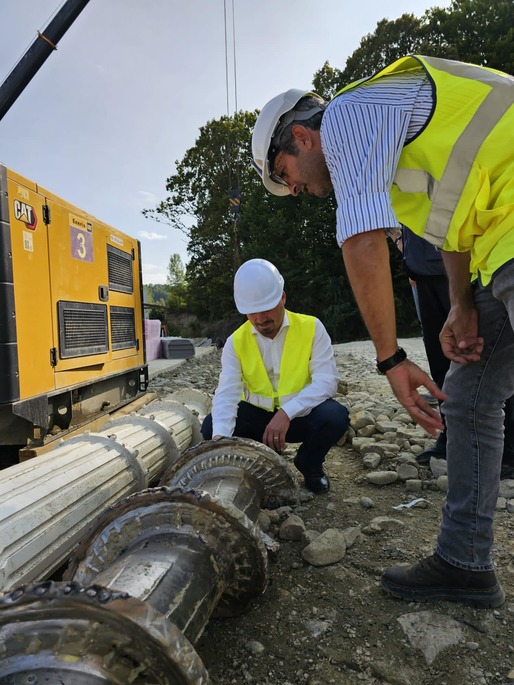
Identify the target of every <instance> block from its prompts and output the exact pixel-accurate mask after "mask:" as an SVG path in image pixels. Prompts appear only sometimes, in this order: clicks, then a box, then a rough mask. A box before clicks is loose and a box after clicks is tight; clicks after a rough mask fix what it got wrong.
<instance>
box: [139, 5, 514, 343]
mask: <svg viewBox="0 0 514 685" xmlns="http://www.w3.org/2000/svg"><path fill="white" fill-rule="evenodd" d="M513 13H514V4H513V3H512V0H495V2H494V3H490V2H488V1H487V0H454V2H453V3H452V5H451V6H450V7H449V8H446V9H441V8H434V9H431V10H429V11H427V12H426V13H425V14H424V16H423V17H421V18H417V17H415V16H414V15H412V14H404V15H402V16H401V17H399V18H398V19H396V20H394V21H387V20H386V19H383V20H382V21H380V22H378V24H377V28H376V30H375V32H374V33H373V34H369V35H367V36H365V37H364V38H363V39H362V41H361V44H360V45H359V47H358V48H357V50H355V52H354V53H353V54H352V55H351V56H350V57H349V58H348V60H347V61H346V65H345V67H344V69H340V68H337V67H331V66H330V64H329V63H328V62H325V64H324V65H323V66H322V67H321V69H320V70H319V71H317V72H316V74H314V78H313V86H314V90H316V91H317V92H318V93H319V94H320V95H322V96H323V97H326V98H330V97H332V96H333V95H334V94H335V93H336V92H337V91H338V90H339V89H340V88H342V87H343V86H344V85H346V84H348V83H351V82H352V81H355V80H357V79H360V78H363V77H366V76H368V75H371V74H373V73H374V72H376V71H377V70H378V69H380V68H381V67H384V66H386V65H387V64H388V63H390V62H392V61H394V60H395V59H397V58H399V57H401V56H403V55H405V54H409V53H421V54H428V55H434V56H441V57H449V58H456V59H461V60H464V61H474V62H479V63H481V64H487V65H488V66H492V67H495V68H499V69H504V70H506V71H514V58H513V43H514V40H513V38H514V37H513V31H514V29H513V26H514V17H513ZM256 116H257V112H238V113H236V114H235V115H234V116H232V117H226V116H225V117H221V118H220V119H218V120H212V121H209V122H207V123H206V124H205V126H203V127H202V128H201V129H200V132H199V136H198V139H197V140H196V142H195V145H194V146H193V147H191V148H190V149H189V150H187V152H186V153H185V155H184V158H183V159H182V160H181V161H180V162H177V163H176V172H175V173H174V174H173V175H172V176H170V177H169V178H168V180H167V184H166V189H167V197H166V198H165V199H164V200H163V201H162V202H161V203H159V205H157V207H155V208H154V209H148V210H144V212H143V214H145V215H146V216H151V217H152V218H153V219H156V220H157V221H162V222H165V223H168V224H170V225H172V226H174V227H175V228H179V229H180V230H182V231H183V232H184V233H185V234H186V235H187V237H188V248H187V249H188V255H189V258H190V259H189V262H188V264H187V267H186V283H187V288H186V290H185V293H184V299H183V306H184V307H186V308H187V310H188V312H190V313H192V314H195V315H197V316H198V317H200V318H201V319H202V320H203V321H205V322H219V321H220V320H229V319H230V317H234V313H235V308H234V301H233V296H232V283H233V276H234V272H235V270H236V269H237V267H238V266H239V261H240V260H241V261H245V260H246V259H251V258H253V257H263V258H265V259H269V260H270V261H272V262H273V263H275V264H276V266H277V267H278V268H279V269H280V271H281V273H282V274H283V276H284V278H285V282H286V292H287V301H288V306H289V307H290V308H291V309H293V310H295V309H296V310H297V311H302V312H305V313H310V314H313V315H315V316H318V317H319V318H320V319H322V320H323V321H324V323H325V324H326V326H327V329H328V330H329V333H330V334H331V336H332V339H333V340H334V342H343V341H345V340H356V339H359V338H361V337H366V335H367V334H366V329H365V327H364V324H363V322H362V321H361V318H360V315H359V313H358V310H357V307H356V304H355V302H354V299H353V295H352V292H351V288H350V286H349V284H348V281H347V278H346V274H345V272H344V268H343V263H342V259H341V255H340V252H339V250H338V249H337V247H336V245H335V239H334V235H335V201H334V198H329V199H328V200H326V201H324V202H320V201H319V200H318V199H316V198H311V197H308V196H306V197H303V196H302V197H297V198H293V197H286V198H277V197H275V196H273V195H270V194H269V193H268V192H267V191H266V190H265V189H264V188H263V186H262V183H261V181H260V179H259V178H258V176H257V174H256V173H255V172H254V171H253V170H252V169H251V152H250V150H251V144H250V141H251V133H252V129H253V125H254V123H255V119H256ZM234 189H237V191H238V192H239V195H240V199H241V206H240V213H239V216H238V217H235V216H234V214H232V212H231V211H230V203H229V195H230V194H231V193H232V192H233V191H234ZM236 219H237V220H236ZM391 259H392V266H393V281H394V285H395V296H396V300H397V301H396V304H397V315H398V327H399V330H400V331H401V332H402V333H403V334H404V335H405V334H408V333H409V332H413V331H414V330H416V328H415V326H416V316H415V311H414V307H413V303H412V296H411V293H410V287H409V284H408V280H407V278H406V277H405V274H404V273H403V270H402V267H401V259H400V257H399V255H398V254H397V253H396V250H395V249H394V248H393V247H391ZM170 266H171V265H170ZM175 266H176V265H175ZM231 320H232V321H235V319H234V318H232V319H231ZM413 326H414V328H413Z"/></svg>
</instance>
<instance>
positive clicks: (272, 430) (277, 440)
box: [262, 409, 291, 452]
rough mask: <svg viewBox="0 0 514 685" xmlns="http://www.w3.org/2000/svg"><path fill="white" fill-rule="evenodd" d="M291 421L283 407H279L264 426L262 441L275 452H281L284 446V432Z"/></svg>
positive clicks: (285, 432)
mask: <svg viewBox="0 0 514 685" xmlns="http://www.w3.org/2000/svg"><path fill="white" fill-rule="evenodd" d="M290 423H291V421H290V420H289V416H288V415H287V414H286V413H285V411H284V410H283V409H279V410H278V411H277V413H276V414H275V416H274V417H273V418H272V419H271V421H270V422H269V423H268V425H267V426H266V430H265V431H264V435H263V436H262V442H263V443H264V444H265V445H268V447H271V448H272V449H274V450H275V451H276V452H282V450H283V449H285V446H286V434H287V431H288V430H289V425H290Z"/></svg>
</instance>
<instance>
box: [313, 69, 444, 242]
mask: <svg viewBox="0 0 514 685" xmlns="http://www.w3.org/2000/svg"><path fill="white" fill-rule="evenodd" d="M432 102H433V97H432V87H431V85H430V82H429V80H428V77H427V75H426V74H425V72H424V71H423V70H422V69H421V68H420V69H419V70H415V71H410V72H405V73H403V74H393V75H390V76H384V77H382V78H380V79H378V80H377V81H374V82H372V83H365V84H363V85H362V86H359V88H357V89H355V90H351V91H349V92H347V93H343V94H342V95H340V96H338V97H336V98H334V100H332V101H331V102H330V104H329V106H328V107H327V109H326V111H325V114H324V115H323V120H322V123H321V130H320V135H321V145H322V148H323V154H324V156H325V161H326V163H327V166H328V170H329V173H330V177H331V180H332V185H333V187H334V194H335V197H336V201H337V233H336V237H337V242H338V244H339V245H342V244H343V242H344V241H345V240H346V239H347V238H350V237H351V236H353V235H356V234H357V233H365V232H366V231H373V230H376V229H378V228H389V229H393V228H399V227H400V224H399V222H398V219H397V218H396V216H395V213H394V211H393V207H392V204H391V197H390V194H389V191H390V189H391V186H392V183H393V179H394V175H395V172H396V167H397V165H398V160H399V158H400V154H401V152H402V148H403V146H404V144H406V143H407V142H409V141H410V140H412V139H413V138H414V137H415V136H416V135H417V134H418V133H419V132H420V131H421V129H422V128H423V126H424V124H426V122H427V119H428V117H429V115H430V113H431V111H432Z"/></svg>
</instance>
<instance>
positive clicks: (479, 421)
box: [436, 261, 514, 571]
mask: <svg viewBox="0 0 514 685" xmlns="http://www.w3.org/2000/svg"><path fill="white" fill-rule="evenodd" d="M474 299H475V306H476V308H477V310H478V315H479V335H481V336H483V338H484V351H483V353H482V356H481V359H480V361H478V362H473V363H470V364H455V363H453V362H452V364H451V366H450V370H449V372H448V373H447V374H446V379H445V382H444V391H445V392H446V393H447V395H448V399H447V400H445V401H444V402H443V404H442V411H443V412H444V416H445V420H446V426H447V430H448V443H447V449H446V454H447V462H448V492H447V497H446V503H445V505H444V507H443V518H442V523H441V530H440V533H439V537H438V540H437V547H436V550H437V552H438V553H439V555H440V556H441V557H442V558H443V559H445V560H446V561H448V562H449V563H451V564H453V565H455V566H458V567H460V568H464V569H468V570H472V571H489V570H492V568H493V564H492V560H491V548H492V545H493V519H494V513H495V508H496V501H497V498H498V489H499V483H500V467H501V462H502V454H503V440H504V430H503V425H504V411H503V405H504V403H505V400H506V399H508V398H509V397H510V396H511V395H512V394H514V332H513V327H514V261H512V262H510V263H509V264H508V265H506V266H504V267H503V268H502V269H501V270H500V271H498V272H497V273H496V274H495V276H494V279H493V281H492V282H491V283H490V284H489V285H488V286H487V287H483V286H481V285H479V284H478V285H476V286H475V293H474Z"/></svg>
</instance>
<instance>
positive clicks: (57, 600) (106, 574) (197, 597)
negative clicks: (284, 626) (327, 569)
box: [0, 438, 297, 685]
mask: <svg viewBox="0 0 514 685" xmlns="http://www.w3.org/2000/svg"><path fill="white" fill-rule="evenodd" d="M163 481H165V482H166V483H167V484H166V485H161V486H160V487H157V488H152V489H147V490H144V491H142V492H139V493H136V494H134V495H132V496H130V497H128V498H126V499H125V500H123V501H122V502H119V503H117V504H115V505H113V506H111V507H110V508H109V509H108V510H107V511H106V512H105V513H104V514H103V515H102V516H101V517H100V518H99V519H98V520H97V521H96V523H95V525H94V527H93V528H92V529H91V531H90V534H89V537H88V538H87V539H86V540H84V541H83V542H82V543H81V544H80V545H79V547H78V548H77V550H76V552H75V554H74V556H73V558H72V561H71V563H70V566H69V568H68V570H67V572H66V574H65V580H67V581H68V585H65V586H64V588H66V587H72V588H73V592H74V593H75V595H77V596H81V597H82V596H84V595H87V592H88V590H87V589H85V588H91V587H94V588H96V590H95V591H96V592H97V593H105V596H106V597H111V596H113V595H114V596H117V593H119V592H120V590H123V591H124V592H126V593H128V597H126V598H125V599H130V601H131V602H136V603H137V602H139V603H140V605H141V606H145V607H151V609H152V610H153V611H154V612H155V615H157V616H158V617H159V621H161V622H167V624H168V625H169V626H170V627H171V626H172V633H173V635H174V636H175V639H177V638H176V636H177V635H178V634H180V635H181V636H182V638H183V640H184V641H185V642H186V643H187V644H191V643H193V644H194V643H195V642H196V641H197V640H198V638H199V637H200V635H201V634H202V632H203V630H204V628H205V625H206V624H207V622H208V620H209V618H210V617H211V616H212V615H217V616H233V615H236V614H239V613H240V612H241V611H243V610H245V609H246V608H247V607H248V605H249V604H250V603H251V601H252V600H253V599H255V597H257V596H258V595H259V594H260V593H262V592H263V591H264V589H265V587H266V585H267V581H268V561H267V552H266V547H268V548H269V549H276V543H273V541H271V540H270V539H269V538H268V537H267V536H266V535H264V534H263V533H262V532H261V530H260V528H259V526H258V524H257V517H258V515H259V511H260V506H263V505H265V506H270V504H272V505H273V506H278V505H279V504H285V503H289V502H292V501H296V499H297V485H296V480H295V477H294V476H293V474H292V473H291V471H290V470H289V469H288V467H287V464H286V462H285V460H284V459H283V457H281V456H280V455H278V454H276V453H275V452H273V451H272V450H271V449H269V448H268V447H266V446H264V445H262V444H261V443H256V442H253V441H250V440H242V439H239V438H231V439H223V440H220V441H209V442H206V443H201V444H199V445H197V446H195V447H193V448H191V449H190V450H188V451H187V452H186V453H184V454H183V455H181V456H180V457H179V458H178V460H176V462H175V463H174V464H173V465H171V466H170V467H169V469H168V471H167V472H166V474H165V477H164V478H163ZM92 583H94V585H92ZM64 588H61V587H54V586H52V590H51V593H50V595H49V597H50V599H51V611H52V612H55V616H56V618H55V621H56V622H59V618H58V617H59V606H60V605H62V611H63V616H64V617H66V615H67V614H66V607H67V604H66V601H67V600H66V597H67V595H66V594H65V589H64ZM20 592H22V594H21V595H20V597H19V598H18V597H16V596H15V592H11V593H9V594H8V597H7V598H4V599H3V600H0V619H1V618H2V615H4V617H5V615H6V614H5V611H4V609H5V610H6V611H7V613H9V612H10V615H9V616H7V619H5V618H4V619H3V621H2V620H0V643H1V642H2V640H4V642H5V639H4V635H3V634H2V633H3V632H4V633H5V635H7V637H9V635H10V633H9V631H11V630H13V626H12V623H13V621H15V618H14V616H15V614H14V608H15V606H16V605H17V603H18V602H21V604H20V607H21V608H20V609H19V613H18V614H16V616H17V620H18V621H19V620H22V619H20V615H21V616H22V617H24V616H25V614H26V613H29V614H30V612H31V611H33V610H35V609H34V608H33V603H34V599H33V597H32V601H31V599H30V595H29V599H27V595H26V593H25V592H24V591H23V590H20ZM34 592H35V590H34V589H31V590H30V593H32V595H33V593H34ZM70 592H71V590H68V594H69V593H70ZM95 606H96V605H95ZM110 607H111V605H110V604H109V608H110ZM36 608H37V610H40V611H41V612H42V613H41V617H42V619H41V620H42V623H41V625H40V629H41V630H45V621H46V618H45V617H46V615H45V612H44V609H41V605H40V604H37V607H36ZM134 616H135V619H134V620H135V621H136V622H137V623H138V625H140V626H142V627H143V632H144V628H145V625H144V623H141V622H140V621H139V618H138V616H137V612H135V614H134ZM95 621H97V622H99V623H102V620H101V619H100V617H99V615H97V614H95ZM105 623H106V625H109V621H108V620H107V621H106V622H105ZM16 625H17V624H15V626H16ZM2 626H5V627H2ZM49 626H50V624H49ZM49 629H50V630H51V626H50V627H49ZM6 631H7V632H6ZM86 632H87V630H86ZM93 632H94V631H93ZM71 635H72V631H70V639H71ZM139 639H140V640H142V641H144V637H143V633H142V634H141V635H139ZM65 641H66V638H63V639H62V640H61V642H60V643H59V650H57V649H56V646H55V642H52V640H50V639H49V640H46V639H44V640H42V641H41V642H40V643H38V644H44V645H45V647H44V649H43V651H44V655H43V654H42V653H40V651H39V646H38V654H37V657H38V659H39V658H40V657H41V658H43V656H44V661H45V664H46V666H45V668H46V671H45V675H46V674H51V676H52V677H54V678H55V677H56V674H57V673H58V674H59V677H61V680H60V681H56V682H62V683H64V684H65V685H71V683H72V680H67V679H66V677H68V676H67V675H65V676H63V675H62V661H63V658H62V652H63V649H64V647H63V644H64V642H65ZM13 644H14V643H13ZM145 645H146V643H145ZM145 648H146V646H145ZM12 649H14V650H15V651H16V653H17V654H18V653H19V652H20V649H19V645H18V643H16V644H15V647H13V648H12ZM99 649H100V647H99V646H98V647H97V646H96V645H94V646H93V647H92V650H93V651H94V652H95V654H96V651H98V650H99ZM191 649H192V648H191ZM95 650H96V651H95ZM185 653H186V654H187V655H188V658H187V663H188V664H190V663H191V652H190V651H186V652H185ZM6 657H8V658H9V659H11V663H12V664H13V665H10V666H9V668H10V669H11V671H10V672H11V673H16V674H18V673H19V672H20V671H19V670H16V669H17V668H18V669H19V668H23V669H25V670H24V671H23V675H24V676H25V675H27V674H28V673H31V674H32V673H34V672H35V671H30V670H28V667H27V664H30V659H27V658H26V657H22V656H21V655H20V654H18V657H17V658H16V656H15V655H14V654H13V655H11V652H9V651H7V652H6ZM103 658H104V660H105V655H104V656H103ZM116 658H117V657H116V656H115V655H113V656H112V657H111V658H110V659H109V660H108V662H109V665H110V667H111V666H112V664H113V663H114V662H115V660H116ZM131 658H132V657H131ZM167 658H168V659H169V660H170V663H173V672H178V673H181V674H183V673H186V675H185V677H186V680H185V681H182V680H181V681H178V680H173V679H169V680H163V681H161V680H158V679H157V676H155V675H154V676H153V677H154V680H153V681H151V682H156V683H161V682H163V683H168V682H169V683H170V684H171V683H175V682H186V683H188V684H191V685H192V684H193V683H195V684H196V683H202V684H203V683H208V675H207V673H206V672H204V673H203V674H202V675H200V676H198V673H199V672H200V671H199V670H198V669H199V668H200V667H199V666H198V663H197V662H196V661H194V663H195V669H196V670H195V674H194V675H193V674H191V673H187V668H186V666H185V665H184V663H183V656H182V654H181V652H180V650H177V649H176V648H175V649H174V648H173V646H170V648H169V650H168V655H167ZM24 659H25V660H24ZM156 659H157V657H156ZM198 659H199V657H198ZM99 661H100V657H98V658H97V659H96V661H95V663H97V662H99ZM150 666H152V668H153V662H152V661H151V660H150V662H149V665H147V668H149V667H150ZM2 668H3V666H2V662H0V683H1V682H2V680H1V678H2V676H3V671H2ZM138 668H139V666H138ZM170 669H171V666H170ZM76 671H78V672H79V673H80V677H81V678H83V679H82V680H78V679H74V680H73V685H75V683H81V684H82V683H84V685H86V684H87V685H90V684H91V685H93V684H95V685H96V682H97V681H95V680H94V679H93V677H97V676H98V677H99V678H100V677H102V678H104V679H105V680H98V682H102V683H103V682H105V681H106V682H109V683H111V682H112V683H117V682H118V681H117V680H107V678H108V677H110V676H109V675H108V674H107V673H105V672H103V671H102V672H100V671H98V670H97V671H95V672H94V673H93V671H91V670H89V668H88V665H87V664H86V663H84V665H83V666H81V667H80V668H78V667H77V668H76ZM171 672H172V671H171V670H170V673H171ZM49 677H50V675H49ZM73 677H74V678H76V677H77V676H76V673H75V672H74V676H73ZM195 677H196V678H198V677H200V680H195V679H194V678H195ZM88 678H89V679H88ZM187 678H189V679H187ZM50 682H52V681H50ZM119 682H120V683H121V682H132V681H121V680H120V681H119ZM134 682H139V681H137V680H134ZM141 682H150V681H149V680H146V681H144V680H142V681H141Z"/></svg>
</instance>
